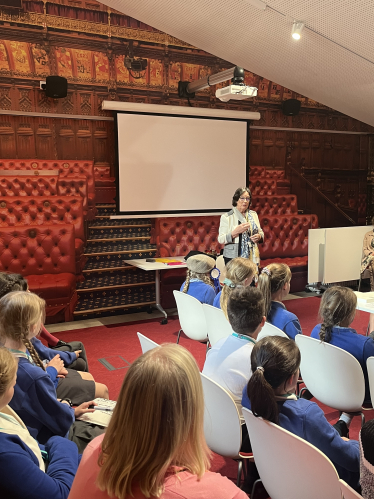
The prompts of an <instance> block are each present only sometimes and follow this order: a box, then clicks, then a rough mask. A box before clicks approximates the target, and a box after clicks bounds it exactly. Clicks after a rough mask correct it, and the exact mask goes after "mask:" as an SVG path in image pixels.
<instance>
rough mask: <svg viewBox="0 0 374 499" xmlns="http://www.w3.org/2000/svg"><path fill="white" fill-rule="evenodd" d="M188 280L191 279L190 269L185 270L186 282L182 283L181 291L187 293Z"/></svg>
mask: <svg viewBox="0 0 374 499" xmlns="http://www.w3.org/2000/svg"><path fill="white" fill-rule="evenodd" d="M190 280H191V271H190V270H187V275H186V282H185V283H184V286H183V290H182V293H187V291H188V288H189V287H190Z"/></svg>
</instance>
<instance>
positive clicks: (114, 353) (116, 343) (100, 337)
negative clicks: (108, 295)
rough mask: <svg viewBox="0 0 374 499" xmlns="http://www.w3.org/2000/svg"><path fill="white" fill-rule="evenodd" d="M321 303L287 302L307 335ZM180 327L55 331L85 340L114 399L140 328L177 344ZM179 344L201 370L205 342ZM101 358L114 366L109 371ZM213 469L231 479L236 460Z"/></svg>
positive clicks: (331, 414) (135, 352)
mask: <svg viewBox="0 0 374 499" xmlns="http://www.w3.org/2000/svg"><path fill="white" fill-rule="evenodd" d="M319 303H320V298H319V297H310V298H302V299H297V300H290V301H287V302H286V307H287V309H288V310H290V311H291V312H293V313H294V314H296V315H297V316H298V317H299V320H300V323H301V326H302V329H303V332H304V334H307V335H310V333H311V331H312V329H313V327H314V326H315V325H316V324H317V323H318V322H319V321H318V318H317V315H318V308H319ZM368 320H369V314H367V313H365V312H357V315H356V318H355V320H354V322H353V325H352V327H354V328H355V329H356V331H357V332H358V333H360V334H365V332H366V327H367V324H368ZM178 330H179V321H178V318H177V317H169V323H168V324H166V325H161V324H160V323H159V319H150V320H148V321H143V322H141V323H139V322H135V323H134V322H133V323H126V324H112V325H107V326H100V327H92V328H88V329H76V330H74V331H71V332H66V331H64V332H61V333H54V334H55V335H56V336H57V337H58V338H60V339H62V340H64V341H72V340H74V339H76V340H80V341H82V342H83V343H84V345H85V347H86V350H87V355H88V359H89V363H90V365H89V367H90V371H91V373H92V374H93V376H94V377H95V379H96V380H97V381H100V382H102V383H105V384H106V385H107V386H108V388H109V393H110V398H111V399H114V400H115V399H116V398H117V396H118V393H119V391H120V388H121V383H122V380H123V378H124V376H125V375H126V371H127V369H128V367H129V365H130V364H131V363H132V362H133V361H134V359H136V358H137V357H138V356H139V355H140V354H141V349H140V345H139V342H138V338H137V335H136V333H137V332H138V331H139V332H140V333H142V334H144V335H145V336H147V337H149V338H150V339H152V340H154V341H156V342H157V343H165V342H173V343H175V342H176V340H177V334H178ZM180 343H181V345H183V346H184V347H186V348H187V349H188V350H189V351H190V352H191V353H192V354H193V355H194V357H195V359H196V361H197V363H198V365H199V367H200V369H201V368H202V367H203V364H204V360H205V352H206V347H205V345H204V344H201V343H199V342H196V341H193V340H190V339H189V338H187V337H186V336H184V335H182V336H181V340H180ZM99 359H101V360H102V362H104V363H106V365H107V366H109V367H110V366H111V367H112V368H113V369H112V370H108V368H107V367H105V365H103V364H102V363H101V362H100V361H99ZM319 405H320V406H321V407H322V408H323V410H324V412H325V415H326V417H327V419H328V420H329V421H331V422H332V423H334V422H335V421H336V420H337V419H338V416H339V414H338V412H337V411H335V410H334V409H331V408H330V407H327V406H322V405H321V404H319ZM372 418H374V411H367V412H366V419H367V420H368V419H372ZM359 429H360V418H359V417H355V418H354V420H353V422H352V424H351V429H350V436H351V438H355V439H357V438H358V432H359ZM212 470H213V471H219V472H220V473H222V474H223V475H226V476H228V477H230V478H232V479H234V478H235V476H236V464H235V462H234V461H232V460H230V459H228V460H225V459H223V458H222V457H221V456H217V455H215V456H214V459H213V463H212Z"/></svg>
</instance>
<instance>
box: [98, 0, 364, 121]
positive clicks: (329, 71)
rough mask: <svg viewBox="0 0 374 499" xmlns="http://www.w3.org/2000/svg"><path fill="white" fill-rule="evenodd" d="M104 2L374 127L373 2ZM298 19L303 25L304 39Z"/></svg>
mask: <svg viewBox="0 0 374 499" xmlns="http://www.w3.org/2000/svg"><path fill="white" fill-rule="evenodd" d="M102 3H104V4H106V5H108V6H110V7H112V8H114V9H116V10H119V11H120V12H123V13H125V14H126V15H128V16H131V17H133V18H135V19H137V20H139V21H142V22H144V23H146V24H148V25H150V26H153V27H154V28H156V29H159V30H160V31H163V32H165V33H168V34H169V35H172V36H175V37H177V38H179V39H181V40H183V41H185V42H187V43H189V44H191V45H193V46H195V47H198V48H200V49H202V50H204V51H206V52H209V53H211V54H213V55H215V56H218V57H220V58H222V59H224V60H227V61H230V62H232V63H233V64H236V65H238V66H242V67H244V68H245V69H247V70H249V71H252V72H254V73H256V74H258V75H260V76H262V77H264V78H267V79H268V80H271V81H274V82H276V83H278V84H280V85H283V86H284V87H287V88H290V89H291V90H293V91H295V92H298V93H300V94H302V95H305V96H307V97H309V98H311V99H313V100H316V101H318V102H320V103H321V104H325V105H326V106H329V107H331V108H333V109H336V110H338V111H340V112H342V113H344V114H347V115H349V116H352V117H354V118H356V119H358V120H360V121H363V122H365V123H368V124H370V125H373V126H374V0H265V3H266V4H267V7H266V9H265V10H264V11H263V10H259V9H257V8H256V7H254V6H253V5H251V4H250V0H104V1H103V2H102ZM293 20H300V21H303V22H305V26H306V28H305V29H304V31H303V35H302V38H301V40H299V41H295V40H293V39H292V37H291V29H292V23H293Z"/></svg>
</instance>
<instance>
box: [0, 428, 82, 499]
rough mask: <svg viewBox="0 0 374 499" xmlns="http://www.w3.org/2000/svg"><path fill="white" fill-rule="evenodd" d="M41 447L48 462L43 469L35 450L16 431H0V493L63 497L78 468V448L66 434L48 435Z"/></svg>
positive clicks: (20, 498) (17, 498)
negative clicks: (59, 435)
mask: <svg viewBox="0 0 374 499" xmlns="http://www.w3.org/2000/svg"><path fill="white" fill-rule="evenodd" d="M40 447H41V448H42V449H43V447H42V446H40ZM45 450H46V451H47V453H48V457H49V464H48V468H47V471H46V472H45V473H43V471H42V470H41V469H40V468H39V463H38V460H37V458H36V456H35V454H34V453H33V452H32V450H31V449H30V448H29V447H27V445H26V444H25V443H24V442H23V441H22V440H21V439H20V438H19V437H18V436H17V435H9V434H7V433H0V497H2V498H4V499H26V498H27V499H52V498H53V499H67V497H68V495H69V492H70V489H71V486H72V483H73V480H74V476H75V474H76V472H77V469H78V464H79V456H78V448H77V446H76V445H75V443H74V442H70V440H67V439H66V438H61V437H52V438H51V439H50V440H48V442H46V445H45Z"/></svg>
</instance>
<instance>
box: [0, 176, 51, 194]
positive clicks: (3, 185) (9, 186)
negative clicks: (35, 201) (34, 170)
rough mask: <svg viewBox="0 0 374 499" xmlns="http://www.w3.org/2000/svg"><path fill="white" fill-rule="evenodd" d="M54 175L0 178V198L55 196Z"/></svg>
mask: <svg viewBox="0 0 374 499" xmlns="http://www.w3.org/2000/svg"><path fill="white" fill-rule="evenodd" d="M57 181H58V177H57V176H56V175H48V176H47V175H45V176H44V175H43V176H35V175H30V176H25V175H20V176H17V175H14V176H13V175H11V176H6V177H5V176H4V177H1V178H0V196H1V197H4V196H55V195H56V194H57Z"/></svg>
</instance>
